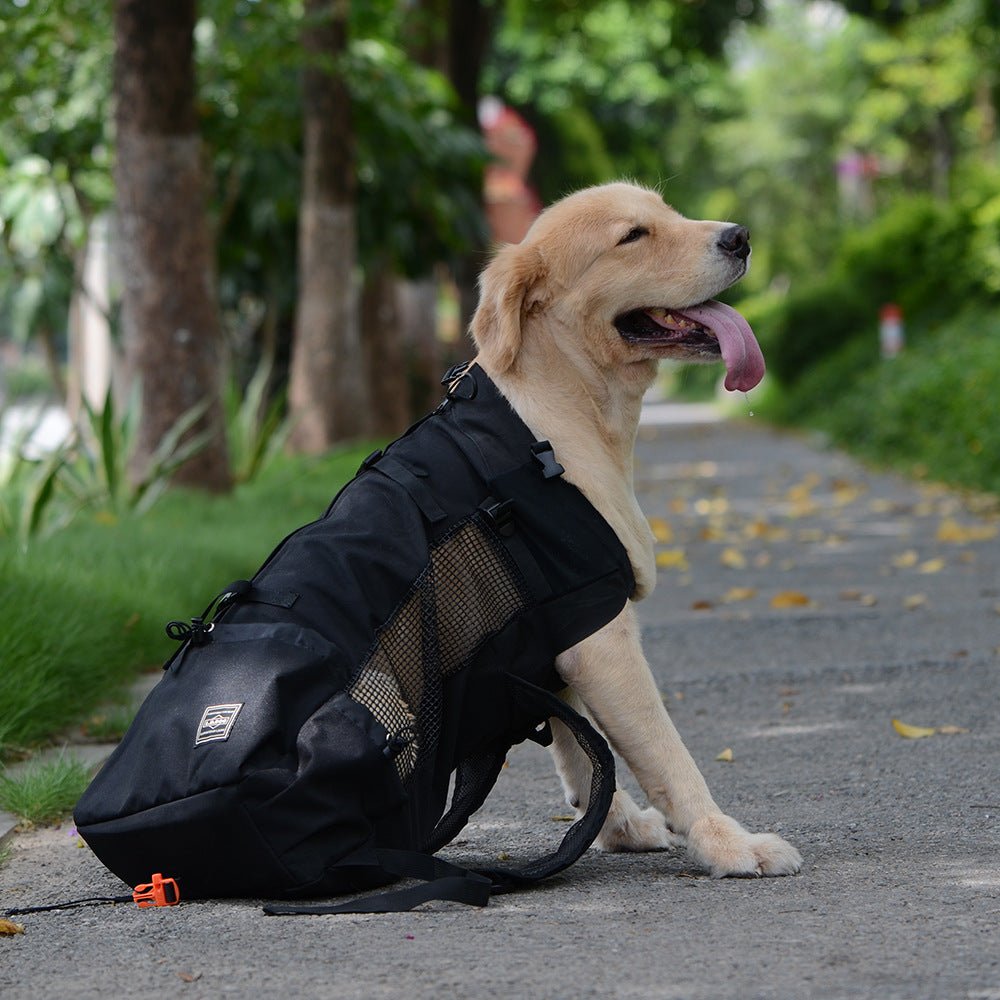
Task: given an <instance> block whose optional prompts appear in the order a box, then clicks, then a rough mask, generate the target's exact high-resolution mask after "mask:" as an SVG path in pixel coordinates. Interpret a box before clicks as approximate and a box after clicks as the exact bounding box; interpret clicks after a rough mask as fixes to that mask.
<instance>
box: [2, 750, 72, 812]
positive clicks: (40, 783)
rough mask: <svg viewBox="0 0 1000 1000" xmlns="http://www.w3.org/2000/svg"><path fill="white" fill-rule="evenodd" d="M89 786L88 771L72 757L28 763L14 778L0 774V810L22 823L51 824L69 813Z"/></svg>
mask: <svg viewBox="0 0 1000 1000" xmlns="http://www.w3.org/2000/svg"><path fill="white" fill-rule="evenodd" d="M89 783H90V771H89V769H88V768H87V766H86V765H85V764H83V763H82V762H81V761H79V760H76V759H75V758H73V757H60V758H58V759H57V760H53V761H49V762H47V763H43V764H32V765H29V766H28V768H27V769H26V770H25V771H24V773H23V774H19V775H18V776H17V777H14V778H12V777H9V776H8V775H7V774H0V807H2V808H3V809H5V810H6V811H7V812H9V813H12V814H13V815H15V816H17V817H18V818H19V819H20V820H21V821H22V822H24V823H30V824H32V825H41V824H46V823H55V822H58V821H59V820H60V819H61V818H62V817H63V816H65V815H66V814H67V813H70V812H72V810H73V807H74V806H75V805H76V802H77V799H79V798H80V796H81V795H82V794H83V793H84V790H85V789H86V787H87V785H88V784H89Z"/></svg>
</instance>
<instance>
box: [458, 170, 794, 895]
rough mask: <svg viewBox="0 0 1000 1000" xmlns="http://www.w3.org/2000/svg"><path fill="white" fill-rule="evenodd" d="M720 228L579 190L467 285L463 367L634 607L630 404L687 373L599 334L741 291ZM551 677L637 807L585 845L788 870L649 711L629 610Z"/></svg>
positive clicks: (640, 556)
mask: <svg viewBox="0 0 1000 1000" xmlns="http://www.w3.org/2000/svg"><path fill="white" fill-rule="evenodd" d="M726 228H727V227H726V225H725V224H723V223H718V222H699V221H692V220H689V219H685V218H684V217H683V216H681V215H679V214H678V213H677V212H675V211H674V210H673V209H672V208H670V207H669V206H667V205H666V204H664V202H663V200H662V199H661V198H660V196H659V195H658V194H656V193H655V192H653V191H650V190H647V189H645V188H641V187H638V186H635V185H632V184H624V183H618V184H609V185H603V186H600V187H595V188H588V189H586V190H583V191H579V192H577V193H576V194H574V195H570V196H569V197H568V198H564V199H563V200H562V201H559V202H557V203H556V204H554V205H553V206H551V207H550V208H549V209H548V210H547V211H545V212H544V213H543V214H542V215H541V216H540V217H539V218H538V219H537V220H536V222H535V223H534V225H533V226H532V228H531V230H530V231H529V232H528V234H527V236H526V237H525V238H524V240H523V241H522V242H521V243H519V244H516V245H510V246H505V247H503V248H501V249H500V250H499V252H498V253H497V255H496V257H495V258H494V260H493V261H492V263H491V264H490V265H489V267H487V269H486V270H485V271H484V272H483V275H482V277H481V280H480V288H481V297H480V305H479V308H478V310H477V312H476V315H475V316H474V318H473V322H472V334H473V337H474V339H475V341H476V345H477V347H478V351H479V354H478V357H477V361H478V362H479V364H480V365H481V366H482V367H483V369H484V370H485V371H486V372H487V373H488V374H489V375H490V377H491V378H492V379H493V380H494V382H495V383H496V384H497V386H498V387H499V388H500V391H501V392H502V393H503V394H504V396H505V397H506V398H507V399H508V401H509V402H510V403H511V405H512V406H513V408H514V410H516V412H517V413H518V414H519V415H520V417H521V419H523V420H524V422H525V423H526V424H527V425H528V427H529V428H530V429H531V430H532V432H533V433H534V434H535V435H536V436H537V437H538V438H545V439H547V440H549V441H550V442H551V443H552V445H553V448H554V449H555V454H556V456H557V457H558V460H559V462H560V463H561V464H562V465H563V466H564V467H565V469H566V478H567V479H568V480H569V481H570V482H572V483H574V484H575V485H576V486H577V487H578V488H579V489H580V490H581V491H582V492H583V493H584V495H585V496H586V497H587V498H588V499H589V500H590V502H591V503H592V504H593V505H594V506H595V507H596V508H597V510H598V511H600V512H601V514H602V515H603V516H604V517H605V519H606V520H607V521H608V523H609V524H610V525H611V526H612V527H613V528H614V530H615V531H616V532H617V534H618V537H619V538H620V539H621V541H622V544H623V545H624V546H625V548H626V551H627V552H628V555H629V558H630V560H631V562H632V567H633V570H634V572H635V578H636V582H637V589H636V594H635V599H636V600H638V599H641V598H642V597H644V596H646V595H647V594H649V593H650V592H651V591H652V589H653V587H654V585H655V583H656V568H655V563H654V554H653V538H652V535H651V533H650V530H649V525H648V522H647V521H646V518H645V517H644V516H643V513H642V511H641V510H640V508H639V504H638V502H637V500H636V498H635V493H634V490H633V481H632V463H633V448H634V444H635V435H636V430H637V428H638V423H639V412H640V408H641V405H642V397H643V394H644V392H645V391H646V389H647V388H648V387H649V386H650V385H651V384H652V381H653V379H654V378H655V375H656V370H657V363H658V361H659V360H660V359H661V358H664V357H674V358H678V359H680V360H701V359H700V358H698V357H694V356H691V352H689V351H687V350H686V349H684V348H682V347H679V346H672V347H670V348H663V347H653V346H649V345H642V346H640V345H636V344H635V343H633V342H629V341H626V340H625V339H624V338H622V337H621V335H620V334H619V333H618V330H617V329H616V328H615V326H614V320H615V318H616V317H618V316H620V315H621V314H623V313H625V312H627V311H629V310H632V309H637V308H647V307H665V308H673V309H677V310H680V309H684V308H686V307H688V306H693V305H696V304H699V303H701V302H704V301H705V300H706V299H709V298H711V297H713V296H714V295H717V294H718V293H719V292H720V291H722V289H724V288H726V287H728V286H729V285H730V284H732V283H733V282H734V281H736V280H738V279H739V278H740V277H742V275H743V273H744V271H745V270H746V262H745V261H743V260H742V259H739V258H737V257H735V256H734V255H733V254H729V253H725V252H724V251H723V250H722V249H721V248H720V246H719V242H718V240H719V235H720V233H721V232H722V231H723V230H725V229H726ZM630 234H631V238H630ZM637 234H638V235H637ZM557 669H558V670H559V673H560V676H561V677H562V679H563V680H564V681H565V682H566V683H567V685H568V686H569V692H568V693H567V697H568V698H571V699H574V700H576V702H577V703H578V705H579V707H582V708H585V709H586V710H587V712H588V713H589V714H590V715H591V716H592V717H593V718H594V720H595V721H596V722H597V723H598V725H599V726H600V727H601V728H602V729H603V731H604V732H605V733H606V734H607V736H608V738H609V740H610V741H611V744H612V745H613V746H614V748H615V750H616V751H617V752H618V753H619V754H620V755H621V757H622V758H623V759H624V760H625V762H626V763H627V764H628V766H629V768H630V769H631V771H632V773H633V774H634V775H635V777H636V779H637V780H638V782H639V784H640V786H641V787H642V789H643V791H644V793H645V794H646V796H647V798H648V799H649V802H650V803H651V807H650V808H648V809H645V810H641V809H640V808H639V807H638V806H637V805H636V804H635V802H633V801H632V799H631V798H630V797H629V796H628V795H627V794H626V793H625V792H624V791H622V790H619V791H618V792H617V793H616V795H615V800H614V803H613V805H612V809H611V813H610V814H609V817H608V820H607V822H606V823H605V826H604V829H603V830H602V832H601V836H600V838H599V840H598V844H599V846H602V847H604V848H605V849H607V850H653V849H660V848H665V847H669V846H673V845H679V844H686V845H687V849H688V852H689V854H690V855H691V857H692V858H693V860H694V861H696V862H697V863H698V864H700V865H702V866H703V867H704V868H706V869H707V870H708V871H710V872H711V873H712V875H714V876H716V877H721V876H725V875H786V874H792V873H794V872H796V871H798V870H799V868H800V866H801V858H800V856H799V853H798V851H796V850H795V848H793V847H792V846H791V845H789V844H787V843H786V842H785V841H784V840H782V839H781V838H780V837H778V836H776V835H774V834H752V833H750V832H748V831H747V830H745V829H743V827H741V826H740V825H739V824H738V823H737V822H736V821H735V820H734V819H732V818H730V817H728V816H726V815H725V814H724V813H723V812H722V811H721V810H720V809H719V807H718V806H717V805H716V804H715V802H714V800H713V799H712V796H711V794H710V792H709V790H708V787H707V785H706V783H705V781H704V779H703V777H702V775H701V773H700V771H699V770H698V767H697V765H696V764H695V762H694V760H693V759H692V758H691V755H690V754H689V753H688V751H687V750H686V748H685V747H684V745H683V743H682V742H681V739H680V736H679V735H678V733H677V730H676V729H675V728H674V725H673V723H672V721H671V720H670V717H669V715H668V714H667V711H666V709H665V708H664V706H663V702H662V699H661V698H660V695H659V692H658V691H657V689H656V685H655V683H654V681H653V677H652V674H651V672H650V669H649V665H648V663H647V662H646V659H645V656H644V655H643V652H642V646H641V642H640V638H639V628H638V624H637V620H636V616H635V612H634V610H633V608H632V606H631V605H629V606H628V607H627V608H626V609H625V610H624V611H623V612H622V613H621V614H620V615H619V616H618V618H616V619H615V620H614V621H613V622H611V623H610V624H609V625H607V626H606V627H605V628H603V629H602V630H601V631H599V632H597V633H596V634H595V635H593V636H591V637H590V638H588V639H586V640H584V641H583V642H581V643H580V644H579V645H577V646H575V647H574V648H573V649H570V650H568V651H567V652H566V653H564V654H563V655H562V656H561V657H560V658H559V661H558V662H557ZM554 732H555V741H554V744H553V750H554V754H555V758H556V764H557V767H558V769H559V773H560V777H561V778H562V781H563V785H564V787H565V790H566V797H567V800H568V801H569V802H570V804H571V805H572V806H573V807H575V808H579V807H580V805H581V803H585V802H586V798H587V791H588V789H589V786H590V762H589V761H588V760H587V758H586V757H585V756H584V755H583V754H582V752H581V751H580V750H579V749H578V747H577V746H576V743H575V741H574V740H573V738H572V737H571V736H569V735H568V733H567V732H566V731H565V729H564V728H563V727H561V726H560V725H558V724H556V725H554Z"/></svg>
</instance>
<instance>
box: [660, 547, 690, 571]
mask: <svg viewBox="0 0 1000 1000" xmlns="http://www.w3.org/2000/svg"><path fill="white" fill-rule="evenodd" d="M656 565H657V566H658V567H659V568H660V569H679V570H681V571H682V572H683V571H684V570H686V569H687V568H688V561H687V554H686V553H685V552H684V550H683V549H664V550H663V551H662V552H657V553H656Z"/></svg>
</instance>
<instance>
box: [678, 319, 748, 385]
mask: <svg viewBox="0 0 1000 1000" xmlns="http://www.w3.org/2000/svg"><path fill="white" fill-rule="evenodd" d="M684 315H685V316H686V317H687V318H688V319H691V320H694V321H695V322H696V323H698V324H699V325H700V326H704V327H707V328H708V329H709V330H711V331H712V333H714V334H715V335H716V337H718V338H719V347H721V348H722V360H723V361H725V363H726V382H725V386H726V388H727V389H729V390H730V391H732V390H735V389H739V390H740V392H748V391H749V390H750V389H752V388H753V387H754V386H755V385H757V383H758V382H760V380H761V379H762V378H763V377H764V355H763V354H761V352H760V345H759V344H758V343H757V338H756V337H755V336H754V335H753V330H751V329H750V324H749V323H748V322H747V321H746V320H745V319H744V318H743V317H742V316H741V315H740V314H739V313H738V312H737V311H736V310H735V309H733V308H731V307H730V306H727V305H724V304H723V303H722V302H716V301H715V299H709V300H708V302H704V303H702V304H701V305H700V306H693V307H691V308H690V309H685V310H684Z"/></svg>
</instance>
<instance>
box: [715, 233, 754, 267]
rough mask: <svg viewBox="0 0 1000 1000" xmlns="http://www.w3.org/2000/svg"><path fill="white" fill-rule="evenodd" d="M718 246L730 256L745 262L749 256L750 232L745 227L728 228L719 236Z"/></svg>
mask: <svg viewBox="0 0 1000 1000" xmlns="http://www.w3.org/2000/svg"><path fill="white" fill-rule="evenodd" d="M719 246H720V247H721V248H722V249H723V250H724V251H725V252H726V253H728V254H729V255H730V256H732V257H739V259H740V260H746V259H747V257H749V256H750V230H749V229H747V227H746V226H730V227H729V228H728V229H723V230H722V232H721V233H720V234H719Z"/></svg>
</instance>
